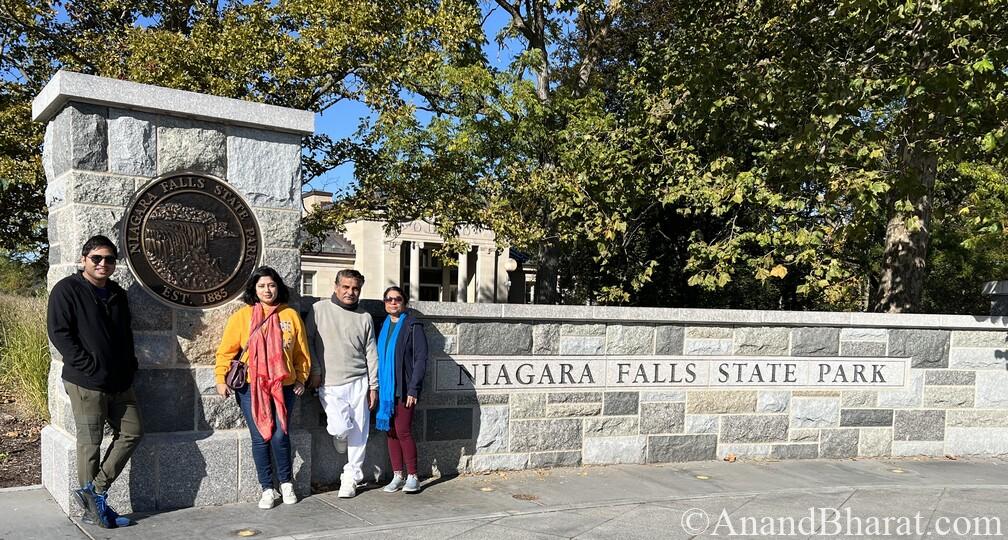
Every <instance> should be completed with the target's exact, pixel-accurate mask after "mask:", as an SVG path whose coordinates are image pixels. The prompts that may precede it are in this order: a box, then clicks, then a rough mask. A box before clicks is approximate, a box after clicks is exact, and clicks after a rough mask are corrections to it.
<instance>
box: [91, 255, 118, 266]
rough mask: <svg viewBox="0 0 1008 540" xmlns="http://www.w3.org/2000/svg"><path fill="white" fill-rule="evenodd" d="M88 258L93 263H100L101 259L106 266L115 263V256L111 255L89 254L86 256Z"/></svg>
mask: <svg viewBox="0 0 1008 540" xmlns="http://www.w3.org/2000/svg"><path fill="white" fill-rule="evenodd" d="M88 260H90V261H91V262H92V263H94V264H95V265H99V264H101V262H102V261H105V264H106V265H108V266H114V265H115V263H116V258H115V256H113V255H91V256H89V257H88Z"/></svg>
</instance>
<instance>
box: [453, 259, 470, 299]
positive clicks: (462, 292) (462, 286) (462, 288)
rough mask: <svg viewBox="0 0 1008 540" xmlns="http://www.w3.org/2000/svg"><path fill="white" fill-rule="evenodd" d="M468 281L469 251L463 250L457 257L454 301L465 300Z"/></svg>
mask: <svg viewBox="0 0 1008 540" xmlns="http://www.w3.org/2000/svg"><path fill="white" fill-rule="evenodd" d="M468 283H469V253H468V252H465V251H463V252H462V253H459V257H458V294H456V295H455V296H456V297H455V301H456V302H465V301H466V297H467V294H466V290H467V289H468V287H467V286H466V285H467V284H468Z"/></svg>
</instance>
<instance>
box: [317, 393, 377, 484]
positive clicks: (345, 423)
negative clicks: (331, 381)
mask: <svg viewBox="0 0 1008 540" xmlns="http://www.w3.org/2000/svg"><path fill="white" fill-rule="evenodd" d="M368 390H369V388H368V378H367V375H365V376H363V377H360V378H358V379H357V380H355V381H353V382H349V383H347V384H340V385H327V386H322V387H320V388H319V401H321V402H322V409H323V410H324V411H325V414H326V431H328V432H329V434H330V435H332V436H334V437H346V440H347V464H346V465H345V466H344V467H343V474H344V475H345V476H350V477H351V478H353V481H354V482H355V483H360V482H361V481H363V480H364V471H363V469H362V468H361V467H363V466H364V448H365V446H367V439H368V430H369V429H370V427H371V412H370V411H369V410H368V403H367V395H368Z"/></svg>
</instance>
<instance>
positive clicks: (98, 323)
mask: <svg viewBox="0 0 1008 540" xmlns="http://www.w3.org/2000/svg"><path fill="white" fill-rule="evenodd" d="M117 257H118V253H117V250H116V246H115V244H113V243H112V241H111V240H109V239H108V238H106V237H104V236H94V237H91V238H90V239H89V240H88V241H87V242H85V244H84V247H83V248H82V249H81V264H82V265H83V267H84V270H83V271H81V272H77V273H76V274H73V275H70V276H67V277H65V278H63V279H61V280H60V281H59V282H58V283H57V284H56V286H55V287H53V289H52V291H51V292H50V293H49V310H48V321H47V322H48V325H47V326H48V330H49V340H50V341H51V342H52V344H53V346H55V347H56V350H57V351H59V353H60V355H62V357H63V384H64V386H65V387H66V392H67V395H69V396H70V405H71V408H72V409H73V414H74V423H75V424H76V427H77V480H78V482H79V483H80V486H81V488H80V489H78V490H75V491H74V495H75V496H76V497H77V500H78V502H79V503H80V504H81V506H83V508H84V521H85V522H93V523H96V524H97V525H99V526H101V527H105V528H115V527H121V526H125V525H130V524H132V522H131V521H130V520H129V519H127V518H123V517H120V516H119V515H118V514H116V512H115V511H114V510H112V508H110V507H109V506H108V504H107V501H106V496H107V493H108V488H109V486H110V485H111V484H112V482H113V481H115V479H116V477H118V476H119V473H121V472H122V470H123V468H124V467H125V466H126V462H128V461H129V458H130V456H131V455H132V454H133V450H134V449H136V446H137V443H139V442H140V438H141V436H142V435H143V430H142V428H141V425H140V414H139V411H138V410H137V402H136V396H135V395H134V393H133V375H134V374H135V373H136V370H137V359H136V354H135V353H134V351H133V331H132V330H131V329H130V310H129V303H128V301H127V298H126V291H124V290H123V288H122V287H120V286H119V285H118V284H117V283H116V282H114V281H112V280H111V279H110V276H111V275H112V272H113V271H114V270H115V267H116V259H117ZM106 423H108V425H109V426H110V427H111V428H112V442H111V444H110V445H109V448H108V450H107V452H106V454H105V459H100V457H101V456H100V447H101V442H102V436H103V435H104V430H105V424H106Z"/></svg>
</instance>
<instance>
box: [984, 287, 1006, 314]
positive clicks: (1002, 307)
mask: <svg viewBox="0 0 1008 540" xmlns="http://www.w3.org/2000/svg"><path fill="white" fill-rule="evenodd" d="M983 295H984V296H986V297H988V298H990V303H991V309H990V314H991V315H1008V281H988V282H987V283H984V285H983Z"/></svg>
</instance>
